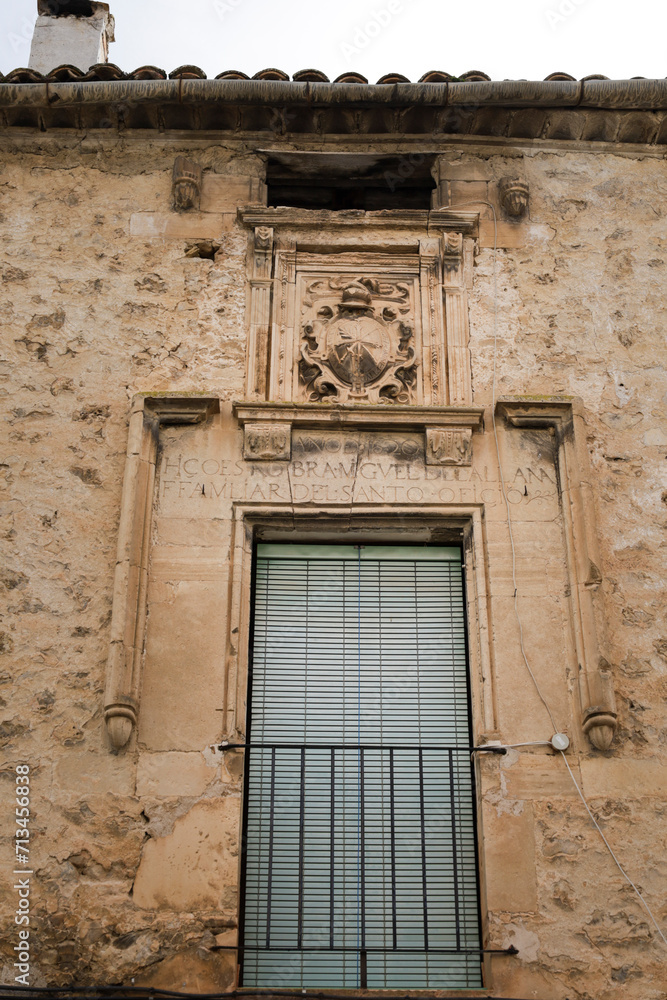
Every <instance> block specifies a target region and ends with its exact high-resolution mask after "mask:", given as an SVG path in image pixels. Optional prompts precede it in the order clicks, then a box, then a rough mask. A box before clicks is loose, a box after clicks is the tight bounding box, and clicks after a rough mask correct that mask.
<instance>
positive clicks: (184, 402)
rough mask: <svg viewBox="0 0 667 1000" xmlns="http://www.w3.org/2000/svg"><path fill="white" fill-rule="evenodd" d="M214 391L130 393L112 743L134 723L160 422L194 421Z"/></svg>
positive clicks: (212, 404)
mask: <svg viewBox="0 0 667 1000" xmlns="http://www.w3.org/2000/svg"><path fill="white" fill-rule="evenodd" d="M219 408H220V407H219V402H218V398H217V396H205V395H201V396H200V395H197V394H192V395H188V396H176V395H174V396H150V395H140V396H135V398H134V401H133V404H132V410H131V413H130V428H129V435H128V442H127V453H126V458H125V473H124V477H123V493H122V499H121V510H120V526H119V529H118V554H117V558H116V571H115V576H114V590H113V609H112V615H111V640H110V646H109V658H108V661H107V677H106V691H105V696H104V718H105V721H106V726H107V732H108V734H109V739H110V741H111V745H112V747H113V748H114V749H115V750H120V749H121V747H124V746H125V744H126V743H127V741H128V740H129V738H130V736H131V735H132V730H133V729H134V727H135V726H136V723H137V716H138V711H139V692H140V687H141V662H142V655H143V644H144V631H145V625H146V592H147V586H148V559H149V553H150V532H151V515H152V509H153V488H154V485H155V462H156V457H157V446H158V438H159V433H160V426H161V425H163V424H197V423H201V422H202V421H203V420H205V419H206V418H207V417H208V416H209V415H210V414H213V413H217V412H218V410H219Z"/></svg>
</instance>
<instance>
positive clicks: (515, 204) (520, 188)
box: [498, 177, 528, 219]
mask: <svg viewBox="0 0 667 1000" xmlns="http://www.w3.org/2000/svg"><path fill="white" fill-rule="evenodd" d="M498 195H499V197H500V204H501V205H502V206H503V208H504V209H505V211H506V212H507V214H508V215H511V216H512V217H513V218H515V219H518V218H520V217H521V216H522V215H525V214H526V212H527V211H528V185H527V184H526V182H525V181H520V180H517V179H516V178H514V177H503V178H502V180H501V181H500V182H499V184H498Z"/></svg>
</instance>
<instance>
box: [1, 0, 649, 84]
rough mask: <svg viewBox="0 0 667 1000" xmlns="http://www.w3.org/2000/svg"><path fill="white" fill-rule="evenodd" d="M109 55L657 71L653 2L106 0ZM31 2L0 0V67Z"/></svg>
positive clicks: (501, 74)
mask: <svg viewBox="0 0 667 1000" xmlns="http://www.w3.org/2000/svg"><path fill="white" fill-rule="evenodd" d="M110 6H111V12H112V14H113V15H114V16H115V19H116V38H117V41H116V42H115V43H114V44H113V45H112V46H111V53H110V61H111V62H114V63H117V64H118V65H119V66H120V67H121V68H122V69H124V70H126V71H127V70H133V69H136V68H137V67H138V66H141V65H144V64H146V63H152V64H154V65H157V66H160V67H161V68H162V69H165V70H167V72H169V71H171V70H173V69H175V68H176V67H177V66H181V65H183V64H184V63H194V64H195V65H197V66H200V67H201V68H202V69H203V70H204V72H205V73H206V74H207V75H208V76H209V77H214V76H216V74H218V73H220V72H222V71H223V70H226V69H239V70H243V72H245V73H247V74H248V75H249V76H252V75H253V74H254V73H256V72H258V71H259V70H261V69H264V68H266V67H269V66H276V67H278V68H279V69H282V70H284V71H285V72H286V73H288V74H289V75H290V76H291V75H292V74H293V73H295V72H296V71H297V70H300V69H306V68H311V67H312V68H315V69H320V70H322V71H323V72H324V73H326V74H327V76H329V78H330V79H332V80H333V79H334V78H335V77H336V76H338V75H339V74H340V73H342V72H344V71H345V70H352V69H353V70H356V71H357V72H360V73H363V74H364V76H366V77H368V79H369V80H370V82H371V83H375V81H376V80H377V79H378V78H379V77H380V76H382V75H383V74H384V73H387V72H390V71H392V72H399V73H403V74H404V75H405V76H407V77H408V78H409V79H410V80H418V79H419V77H420V76H422V75H423V74H424V73H425V72H427V71H428V70H432V69H439V70H444V71H446V72H448V73H451V74H453V75H455V76H459V75H460V74H462V73H465V72H466V71H467V70H471V69H479V70H482V71H484V72H485V73H488V74H489V76H491V78H492V79H494V80H503V79H531V80H542V79H544V77H545V76H547V75H548V74H549V73H553V72H555V71H562V72H566V73H570V74H571V75H572V76H574V77H576V78H577V79H579V78H581V77H582V76H588V75H590V74H592V73H602V74H604V75H605V76H608V77H611V78H613V79H625V78H628V77H632V76H645V77H654V78H662V77H665V76H667V46H666V44H665V27H666V26H667V13H666V12H667V4H666V3H665V0H632V2H631V0H505V2H503V0H456V2H454V0H336V2H335V3H325V2H322V0H185V2H184V0H110ZM36 8H37V0H0V70H1V71H2V72H3V73H7V72H8V71H9V70H10V69H14V68H15V67H17V66H27V65H28V59H29V55H30V39H31V37H32V29H33V26H34V22H35V17H36Z"/></svg>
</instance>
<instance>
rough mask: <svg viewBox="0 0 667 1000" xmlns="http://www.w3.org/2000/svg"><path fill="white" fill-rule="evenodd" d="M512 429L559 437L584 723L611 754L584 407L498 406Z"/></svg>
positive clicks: (559, 403) (612, 724)
mask: <svg viewBox="0 0 667 1000" xmlns="http://www.w3.org/2000/svg"><path fill="white" fill-rule="evenodd" d="M497 412H498V414H499V415H501V416H502V417H504V419H505V421H506V423H507V425H509V426H510V427H517V428H529V429H535V428H537V429H543V430H546V431H547V432H548V433H551V434H553V435H554V436H555V441H556V446H557V447H556V462H557V468H556V472H557V474H558V483H559V491H560V503H561V509H562V512H563V525H564V531H565V548H566V556H567V567H568V574H569V577H570V587H569V591H570V610H571V616H570V617H571V621H572V625H573V640H574V646H575V649H576V655H577V662H578V674H579V697H580V704H581V724H582V728H583V731H584V732H585V733H586V735H587V737H588V739H589V740H590V742H591V744H592V745H593V746H594V747H595V748H596V749H598V750H608V749H609V747H610V746H611V742H612V740H613V738H614V732H615V730H616V724H617V713H616V703H615V698H614V686H613V677H612V674H611V670H610V666H609V662H608V660H607V658H606V657H605V655H604V653H603V652H602V650H603V649H604V644H605V636H604V614H603V609H602V608H597V604H598V602H599V601H600V600H601V595H600V593H599V592H600V587H601V584H602V577H601V574H600V570H599V568H598V567H599V564H600V560H599V557H598V552H597V536H596V530H595V523H594V511H593V503H592V497H591V495H590V494H591V488H590V485H589V483H590V479H591V476H590V459H589V456H588V450H587V448H586V427H585V422H584V417H583V412H582V407H581V404H580V403H579V402H578V401H576V400H572V399H548V398H545V399H544V400H524V399H521V398H520V397H519V398H515V399H511V398H505V399H501V400H499V401H498V404H497Z"/></svg>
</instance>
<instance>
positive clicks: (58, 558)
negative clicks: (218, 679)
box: [0, 137, 667, 1000]
mask: <svg viewBox="0 0 667 1000" xmlns="http://www.w3.org/2000/svg"><path fill="white" fill-rule="evenodd" d="M68 144H69V148H58V145H57V142H56V140H54V139H50V138H48V137H47V138H45V139H44V140H43V143H42V146H43V150H40V149H39V148H37V145H36V143H35V142H34V141H32V140H31V142H30V143H28V144H27V145H26V146H25V148H24V147H22V146H21V144H20V143H19V144H16V145H15V146H14V147H13V148H10V147H9V145H8V146H7V149H6V151H5V154H4V155H3V156H2V166H0V212H1V213H2V214H1V217H0V219H1V223H2V229H3V245H2V250H1V253H0V287H1V289H2V296H1V300H0V321H1V324H2V326H1V337H2V368H1V371H2V382H1V383H0V392H1V393H2V396H3V404H4V405H3V412H4V415H3V430H2V438H3V448H2V457H1V459H0V461H1V467H0V471H1V473H2V476H3V480H4V489H5V494H4V499H3V501H2V507H1V508H0V517H1V521H0V525H1V532H2V545H3V550H4V555H3V559H2V569H1V575H0V586H1V593H2V604H3V605H4V608H3V611H2V621H1V622H0V682H1V686H0V696H1V697H2V701H0V705H1V707H2V710H1V713H0V738H1V740H2V744H3V747H2V773H1V774H0V786H1V787H2V788H3V795H2V800H3V801H5V802H11V792H10V790H11V789H13V785H14V768H15V766H16V764H18V763H28V764H29V765H30V768H31V787H32V801H31V809H32V817H33V819H32V833H33V838H34V839H33V843H32V853H31V860H32V865H33V868H34V870H35V872H36V877H35V879H34V880H33V891H34V896H33V900H32V904H33V915H34V925H35V931H34V936H35V941H36V957H35V959H34V964H33V967H32V968H33V978H32V980H31V982H32V983H33V984H34V985H46V984H49V985H54V984H56V983H61V982H71V981H74V980H76V981H77V982H79V983H86V982H101V983H108V982H111V981H114V982H118V981H124V982H129V979H130V977H135V980H136V983H137V984H139V983H147V984H152V985H155V986H163V987H165V988H171V989H179V988H188V989H192V990H195V989H198V990H205V989H226V988H230V987H231V986H232V985H233V982H234V975H235V969H234V965H233V961H232V959H231V958H230V955H231V954H233V953H230V952H229V951H227V950H225V946H226V945H229V944H234V940H235V938H234V935H235V931H234V927H235V914H236V906H237V898H236V884H235V881H234V876H233V875H232V874H231V873H232V872H234V871H235V870H236V864H237V854H238V822H237V817H238V810H239V808H240V794H241V774H240V767H239V763H238V760H236V759H235V758H234V759H232V760H229V758H230V757H234V755H231V754H227V755H226V763H225V764H221V763H220V759H219V758H220V755H219V754H215V753H213V752H212V751H209V750H207V748H206V747H203V744H204V741H200V742H201V743H202V747H203V749H192V747H191V746H189V745H188V744H187V741H186V738H185V736H183V735H182V734H181V733H180V731H179V726H178V724H176V725H174V727H173V729H172V728H171V727H170V726H169V725H168V724H167V722H166V720H165V719H164V718H163V719H162V724H161V725H160V720H159V719H158V721H157V723H154V724H153V729H152V730H151V733H152V735H151V740H150V743H149V745H151V746H153V747H157V749H151V750H148V749H146V744H145V743H144V744H143V745H142V733H141V727H140V732H139V742H138V744H136V745H135V744H134V743H133V744H132V746H131V748H130V749H129V750H128V751H127V752H124V753H122V754H119V755H117V756H115V755H112V754H110V752H109V749H108V745H107V743H106V741H105V736H104V733H103V715H102V690H103V686H104V674H105V664H106V657H107V651H108V637H109V623H110V609H111V598H112V583H113V569H114V563H115V558H116V534H117V527H118V516H119V507H120V496H121V487H122V476H123V468H124V460H125V446H126V439H127V415H128V412H129V405H130V400H131V398H132V396H133V395H134V394H135V393H137V392H141V391H164V390H173V391H176V392H181V391H189V390H197V391H203V390H206V391H209V392H211V393H213V394H217V395H219V397H220V399H221V400H222V401H223V402H225V401H226V402H228V401H230V400H232V399H234V398H241V397H242V396H243V392H244V370H245V342H244V329H245V317H244V312H245V302H246V290H245V282H246V260H245V255H246V246H247V236H246V233H245V231H243V230H242V229H240V228H239V227H237V224H236V222H235V221H234V220H235V204H219V205H217V215H218V216H219V217H220V219H219V221H216V222H215V224H214V228H215V229H216V231H218V232H219V234H220V235H219V241H220V243H221V248H220V251H219V253H218V255H217V258H216V260H215V261H211V260H202V259H198V258H185V257H184V251H185V247H186V244H187V242H188V238H189V237H190V235H191V233H190V231H188V230H187V225H186V216H178V215H176V214H175V213H173V212H171V207H170V191H171V168H172V165H173V159H174V156H175V155H176V153H177V152H187V150H181V149H180V148H178V149H177V148H176V146H169V147H166V146H160V145H158V144H156V145H155V146H154V147H151V146H149V145H148V144H146V145H145V146H143V147H139V146H138V145H135V144H131V143H128V144H127V145H125V146H123V145H122V144H121V145H119V146H118V147H117V148H105V149H104V150H102V149H99V150H96V149H95V148H94V145H86V144H84V145H83V146H81V147H80V148H79V146H78V145H77V144H76V143H75V142H74V141H73V140H72V141H69V140H68V141H67V142H66V143H65V144H64V146H65V147H66V146H67V145H68ZM193 155H196V157H197V158H198V159H199V161H200V162H201V163H202V165H203V166H204V167H205V169H207V170H209V171H216V172H217V173H220V174H222V175H224V174H231V175H234V176H235V177H244V176H252V177H258V176H261V169H262V168H261V163H260V160H259V158H258V157H253V156H250V155H245V154H244V153H243V152H239V151H236V150H232V151H225V150H224V149H222V148H221V147H220V146H217V145H216V146H211V147H208V148H206V147H202V148H199V149H197V150H196V153H195V154H193ZM451 155H452V158H453V159H456V160H457V162H458V163H459V164H460V168H461V170H462V171H463V172H464V173H465V171H466V170H467V169H470V172H471V177H472V178H473V179H476V178H475V170H478V171H481V172H482V173H484V171H486V172H487V174H485V176H502V175H503V174H504V173H506V172H508V170H510V169H511V166H512V163H513V162H515V161H509V160H507V159H506V158H505V157H502V156H501V155H500V154H496V155H495V156H492V157H491V159H490V160H489V158H488V157H489V155H490V154H487V153H480V154H479V155H475V154H473V153H470V152H466V153H465V154H463V155H462V156H461V155H460V154H458V153H456V152H455V151H452V154H451ZM523 169H524V171H525V176H526V179H527V180H528V182H529V184H530V225H531V226H538V227H541V228H540V229H539V230H536V232H538V234H539V238H537V239H535V240H534V241H533V242H527V243H524V244H523V245H521V240H517V243H518V244H519V245H518V246H517V247H515V248H513V249H501V250H499V251H498V254H497V288H498V324H497V387H496V391H497V395H500V394H503V395H513V394H516V395H540V394H547V395H552V394H563V395H574V396H579V397H581V398H582V400H583V403H584V407H585V413H586V425H587V431H588V441H587V443H588V450H589V453H590V457H591V461H592V468H593V476H594V481H593V495H594V502H595V515H596V518H597V524H598V534H599V541H600V549H601V563H602V565H601V567H600V570H601V573H602V576H603V579H604V581H605V582H604V602H605V609H606V617H607V629H608V633H609V638H610V649H611V663H612V668H613V672H614V680H615V687H616V695H617V699H618V704H619V720H620V725H619V730H618V733H617V736H616V739H615V742H614V745H613V748H612V750H611V751H609V752H607V753H605V754H599V753H596V752H594V751H591V750H590V748H589V747H588V745H587V744H586V743H581V745H580V752H579V754H578V756H577V758H576V759H575V758H573V759H572V766H573V768H574V770H575V773H576V775H577V778H578V780H580V782H581V785H582V788H583V790H584V792H585V794H586V795H587V797H588V799H589V802H590V805H591V807H592V809H593V810H594V812H595V814H596V816H597V818H598V820H599V822H600V824H601V826H602V828H603V830H604V832H605V835H606V836H607V837H608V838H609V840H610V842H611V843H612V844H613V846H614V849H615V850H616V851H617V853H618V855H619V858H620V859H621V860H622V862H623V864H624V865H625V866H626V867H627V871H628V873H629V874H630V875H631V877H632V878H633V879H634V881H635V882H636V883H637V885H638V886H639V887H640V888H641V889H642V891H643V892H644V893H645V895H646V897H647V899H648V900H649V902H650V904H651V906H652V908H653V910H654V913H655V915H656V918H657V919H658V922H659V923H660V924H661V926H662V927H663V928H665V927H666V926H667V905H666V904H665V899H666V898H667V891H666V888H667V861H666V860H665V859H666V858H667V832H666V831H667V825H666V823H665V811H666V810H667V801H666V796H665V781H664V770H663V769H664V765H665V745H664V740H665V736H664V733H665V698H666V695H667V622H666V620H665V611H664V609H665V585H664V579H663V578H664V553H665V541H664V529H665V524H666V523H667V486H666V483H665V458H666V455H667V420H666V419H665V403H666V402H667V384H666V380H665V369H664V365H665V351H664V327H665V299H664V281H665V270H666V267H667V237H665V216H664V208H663V206H664V203H665V194H666V192H667V175H666V173H665V166H664V162H663V161H661V160H659V159H652V158H646V159H642V158H641V157H636V158H634V157H630V156H616V155H613V154H611V153H605V154H602V153H595V154H593V153H584V152H581V153H575V152H564V153H553V152H540V151H537V150H535V149H534V148H533V149H527V150H525V156H524V159H523ZM139 213H141V214H142V218H141V219H138V215H139ZM145 213H154V214H155V215H156V217H157V216H159V219H163V218H164V217H166V216H169V217H170V218H173V219H175V220H176V221H175V222H174V223H173V226H174V227H175V230H176V231H175V234H174V235H173V236H170V237H168V238H162V237H147V236H144V235H132V233H133V232H134V233H136V232H137V231H139V232H142V233H143V232H146V225H145V219H144V214H145ZM206 214H207V213H204V215H206ZM211 214H213V213H211ZM133 217H134V222H133ZM142 220H143V221H142ZM179 220H182V229H181V230H180V231H181V232H182V233H184V234H186V233H187V235H181V236H179V235H178V232H179V230H178V226H179V225H181V221H179ZM158 221H159V220H158ZM205 222H206V220H204V223H202V226H203V227H204V228H205ZM156 224H157V223H156ZM160 224H161V223H160ZM521 225H524V224H516V226H517V232H520V231H521V230H520V226H521ZM195 229H196V227H195ZM202 232H203V230H202ZM204 235H206V233H204ZM470 323H471V330H470V337H471V352H472V359H473V364H472V377H473V390H474V397H475V402H476V403H489V402H490V400H491V392H492V386H491V382H492V368H493V339H494V338H493V331H494V281H493V254H492V251H491V250H490V249H488V247H487V248H484V249H481V250H480V252H479V254H478V255H477V257H476V259H475V267H474V286H473V289H472V291H471V292H470ZM152 587H153V591H152V593H153V597H154V601H155V604H156V605H158V604H160V601H163V602H164V604H165V606H166V607H167V612H166V614H167V616H168V614H169V611H168V604H169V600H170V592H169V587H170V584H169V582H168V581H167V582H164V583H160V580H159V578H158V577H156V578H155V579H154V580H153V582H152ZM161 587H162V590H160V588H161ZM193 593H194V598H193V613H194V610H195V607H194V606H195V605H196V599H197V594H198V591H197V588H196V586H195V587H194V590H193ZM156 614H157V611H156ZM151 683H152V682H151ZM188 683H189V679H185V678H184V679H183V684H184V686H187V684H188ZM511 683H512V684H513V685H514V690H515V694H516V700H517V710H519V709H520V705H521V699H522V697H523V692H524V689H528V687H529V685H530V679H529V677H528V675H527V674H526V673H525V671H524V670H523V669H522V666H521V664H520V663H519V662H517V666H516V670H515V673H514V674H513V676H512V678H511ZM176 696H177V692H176ZM201 697H202V700H203V701H206V702H207V703H211V702H212V701H214V696H213V695H212V694H211V692H209V691H202V692H201ZM142 710H143V709H142ZM546 727H547V722H546V721H545V720H542V722H541V723H540V724H539V725H536V729H538V730H539V732H540V733H541V734H543V735H536V736H535V738H544V739H548V738H549V737H550V736H551V732H547V731H546ZM219 736H220V732H219V731H210V732H209V733H208V736H207V740H206V742H207V743H214V742H215V740H216V739H218V738H219ZM513 736H514V734H513V733H512V732H509V731H508V732H503V733H502V739H504V740H507V741H509V742H511V741H512V737H513ZM197 746H199V743H197ZM499 761H500V762H499ZM482 771H483V775H484V799H485V801H484V806H485V809H487V810H488V812H489V819H488V821H485V836H487V837H488V840H489V844H490V848H489V849H490V851H491V852H495V856H496V857H497V858H499V859H500V861H499V863H502V859H503V857H505V858H507V863H508V873H509V874H508V880H507V881H506V882H504V883H503V884H498V885H496V884H492V885H489V886H488V892H489V895H490V898H491V899H492V900H493V907H492V912H491V915H490V924H491V926H492V928H494V933H495V935H496V939H497V940H499V941H501V942H502V944H503V945H505V946H506V945H509V944H514V945H516V946H517V947H518V948H519V951H520V954H519V956H518V958H516V959H511V958H502V959H500V960H498V961H497V962H494V980H493V989H492V992H493V994H494V995H497V996H517V997H519V996H521V997H524V996H525V997H529V996H531V997H536V998H539V1000H565V998H566V997H568V998H571V1000H574V998H577V1000H593V998H595V1000H612V998H620V997H623V1000H658V998H660V997H662V996H663V995H664V986H665V971H664V969H665V950H664V946H663V945H661V944H660V942H659V941H658V939H657V935H656V934H655V930H654V928H653V927H652V925H651V923H650V921H649V919H648V917H647V914H646V912H645V911H644V910H643V909H642V907H641V904H640V903H639V901H638V899H637V897H636V896H635V895H634V893H633V892H632V890H631V888H630V887H629V886H628V885H627V884H625V883H624V882H623V880H622V879H621V877H620V874H619V872H618V870H617V869H616V867H615V865H614V863H613V861H612V859H611V858H610V856H609V855H608V854H607V853H606V851H605V849H604V846H603V845H602V843H601V841H600V838H599V836H598V834H597V833H596V831H595V830H594V829H593V828H592V826H591V824H590V822H589V821H588V819H587V816H586V815H585V813H584V811H583V806H582V804H581V801H580V799H579V798H578V796H577V794H576V790H575V789H574V787H573V786H572V784H571V782H570V780H569V777H568V776H567V772H566V771H565V769H564V767H563V768H561V769H559V768H558V767H557V766H555V762H554V759H553V758H549V759H548V763H545V757H544V756H537V755H535V754H531V753H528V754H521V755H519V754H518V753H512V754H510V755H508V756H507V757H506V758H500V759H493V760H484V761H483V763H482ZM5 793H6V794H5ZM503 817H508V818H509V819H508V822H507V823H503ZM0 822H1V824H2V827H1V828H2V833H3V835H6V838H7V839H6V840H5V841H4V843H5V845H6V847H5V848H3V856H4V857H5V858H6V859H7V858H8V857H9V856H10V854H9V852H10V851H11V837H12V836H13V826H12V817H11V816H10V814H9V810H5V813H4V815H3V816H2V819H1V821H0ZM494 830H495V831H496V833H497V835H495V834H494ZM522 859H525V860H526V862H527V866H528V867H527V868H526V869H525V870H524V869H523V868H522V866H521V860H522ZM533 859H534V860H533ZM8 863H9V862H6V864H8ZM510 874H511V881H512V882H514V881H515V880H516V882H517V883H518V887H514V888H513V889H512V891H511V892H510V891H508V885H510ZM517 900H520V905H517ZM510 903H513V906H511V905H510ZM14 904H15V899H14V893H13V892H12V890H11V884H10V883H9V882H8V881H7V880H4V881H3V886H2V889H1V890H0V907H1V910H2V913H3V914H4V918H3V920H4V921H5V922H6V924H5V926H7V925H8V924H10V923H11V921H12V919H13V912H14ZM12 940H13V931H8V932H5V931H3V932H2V933H1V934H0V941H1V942H2V943H1V944H0V953H1V954H2V958H3V960H4V962H5V969H4V972H3V979H2V981H3V982H11V981H13V970H12V967H11V963H12V961H13V959H12V958H11V942H12Z"/></svg>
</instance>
